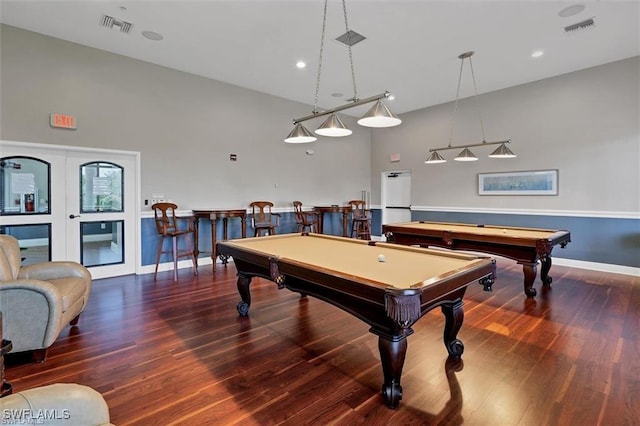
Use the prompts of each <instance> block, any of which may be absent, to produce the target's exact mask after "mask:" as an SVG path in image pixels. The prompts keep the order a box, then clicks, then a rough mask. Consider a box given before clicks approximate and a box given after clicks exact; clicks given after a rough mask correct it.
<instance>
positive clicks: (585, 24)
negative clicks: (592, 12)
mask: <svg viewBox="0 0 640 426" xmlns="http://www.w3.org/2000/svg"><path fill="white" fill-rule="evenodd" d="M595 26H596V22H595V21H594V20H593V18H589V19H586V20H584V21H582V22H578V23H577V24H573V25H569V26H568V27H564V32H565V33H566V34H571V33H575V32H576V31H581V30H586V29H589V28H595Z"/></svg>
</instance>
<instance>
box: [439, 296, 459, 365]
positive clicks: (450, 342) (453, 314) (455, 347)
mask: <svg viewBox="0 0 640 426" xmlns="http://www.w3.org/2000/svg"><path fill="white" fill-rule="evenodd" d="M462 305H463V303H462V299H458V300H456V301H454V302H452V303H446V304H444V305H442V307H441V309H442V313H443V314H444V318H445V323H444V334H443V336H442V337H443V340H444V346H445V347H446V348H447V352H449V356H450V357H453V358H460V357H461V356H462V353H463V352H464V345H463V344H462V341H461V340H459V339H458V338H457V337H458V331H460V328H461V327H462V322H463V321H464V310H463V309H462Z"/></svg>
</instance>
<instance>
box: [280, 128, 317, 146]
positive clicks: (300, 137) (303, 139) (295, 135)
mask: <svg viewBox="0 0 640 426" xmlns="http://www.w3.org/2000/svg"><path fill="white" fill-rule="evenodd" d="M317 139H318V138H316V137H315V136H313V134H312V133H311V132H310V131H309V130H307V128H306V127H304V126H303V125H302V124H300V123H296V126H295V127H294V128H293V130H292V131H291V133H289V136H287V137H286V138H285V139H284V141H285V142H287V143H309V142H313V141H315V140H317Z"/></svg>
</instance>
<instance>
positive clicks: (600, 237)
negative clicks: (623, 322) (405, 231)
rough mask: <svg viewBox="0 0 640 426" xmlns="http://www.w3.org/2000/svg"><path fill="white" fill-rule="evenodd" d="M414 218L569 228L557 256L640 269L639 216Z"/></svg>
mask: <svg viewBox="0 0 640 426" xmlns="http://www.w3.org/2000/svg"><path fill="white" fill-rule="evenodd" d="M381 218H382V211H381V210H380V209H374V210H373V217H372V223H371V226H372V233H373V234H374V235H381V233H382V221H381ZM411 220H430V221H437V222H458V223H475V224H486V225H498V226H520V227H525V228H544V229H556V230H560V229H562V230H568V231H570V232H571V243H569V245H567V247H566V248H564V249H560V248H555V249H554V250H553V255H554V256H555V257H561V258H564V259H573V260H579V261H585V262H596V263H606V264H612V265H622V266H628V267H634V268H640V220H638V219H625V218H608V217H582V216H543V215H527V214H500V213H471V212H449V211H412V212H411Z"/></svg>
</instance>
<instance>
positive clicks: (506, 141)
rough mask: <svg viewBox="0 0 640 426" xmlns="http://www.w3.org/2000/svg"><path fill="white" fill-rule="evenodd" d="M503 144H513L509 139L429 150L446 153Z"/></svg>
mask: <svg viewBox="0 0 640 426" xmlns="http://www.w3.org/2000/svg"><path fill="white" fill-rule="evenodd" d="M501 143H511V139H507V140H504V141H496V142H481V143H474V144H470V145H456V146H445V147H443V148H432V149H429V152H433V151H446V150H448V149H460V148H472V147H474V146H485V145H500V144H501Z"/></svg>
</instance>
